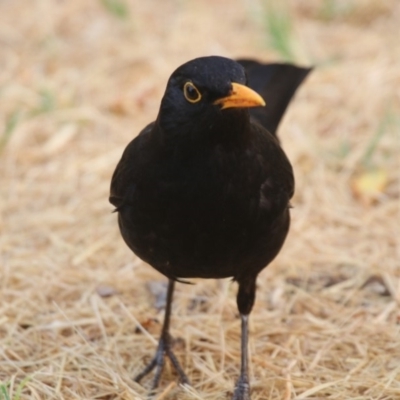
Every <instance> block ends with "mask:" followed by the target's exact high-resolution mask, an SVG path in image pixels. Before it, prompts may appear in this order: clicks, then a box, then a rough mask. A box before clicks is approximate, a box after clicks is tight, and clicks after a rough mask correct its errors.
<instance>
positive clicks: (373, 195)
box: [351, 168, 389, 205]
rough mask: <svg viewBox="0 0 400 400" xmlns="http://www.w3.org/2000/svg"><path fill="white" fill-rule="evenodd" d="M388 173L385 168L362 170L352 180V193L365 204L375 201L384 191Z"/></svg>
mask: <svg viewBox="0 0 400 400" xmlns="http://www.w3.org/2000/svg"><path fill="white" fill-rule="evenodd" d="M388 182H389V175H388V173H387V171H386V170H385V169H382V168H380V169H374V170H369V171H364V172H362V173H360V174H358V175H357V176H355V178H354V179H353V181H352V185H351V186H352V189H353V193H354V195H355V196H356V197H357V198H358V199H359V200H360V201H361V202H363V203H364V204H365V205H371V204H373V203H375V202H376V201H377V200H378V199H379V197H380V196H381V195H382V193H383V192H384V191H385V189H386V186H387V185H388Z"/></svg>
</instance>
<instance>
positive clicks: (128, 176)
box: [109, 122, 154, 211]
mask: <svg viewBox="0 0 400 400" xmlns="http://www.w3.org/2000/svg"><path fill="white" fill-rule="evenodd" d="M153 126H154V122H152V123H151V124H149V125H147V126H146V127H145V128H144V129H143V130H142V131H141V132H140V133H139V135H138V136H137V137H136V138H135V139H133V140H132V141H131V142H130V143H129V144H128V146H127V147H126V149H125V150H124V152H123V154H122V157H121V160H120V161H119V163H118V165H117V167H116V169H115V171H114V174H113V176H112V179H111V187H110V197H109V201H110V203H111V204H112V205H113V206H115V208H116V210H115V211H118V210H119V209H120V208H121V207H122V206H123V205H124V204H127V203H129V202H130V199H131V198H132V196H133V194H134V192H135V188H136V180H135V176H139V175H140V163H138V162H137V160H136V158H135V157H134V154H140V153H141V152H140V149H139V151H137V150H138V148H140V147H143V144H144V143H145V142H146V139H147V138H148V135H149V133H150V132H151V130H152V128H153Z"/></svg>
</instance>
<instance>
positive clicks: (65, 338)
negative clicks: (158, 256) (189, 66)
mask: <svg viewBox="0 0 400 400" xmlns="http://www.w3.org/2000/svg"><path fill="white" fill-rule="evenodd" d="M106 3H107V4H108V9H107V7H106V6H105V5H104V4H106ZM116 3H118V4H125V5H126V10H125V9H124V8H123V7H122V8H120V9H119V11H118V10H117V11H116V13H115V14H113V13H112V12H111V11H110V4H111V5H112V4H116ZM263 10H264V8H263V5H262V3H259V2H257V1H252V2H245V1H240V0H235V1H231V0H230V1H228V0H221V1H218V2H216V1H211V0H207V1H165V2H156V1H139V0H131V1H128V0H127V1H126V2H123V1H122V0H120V1H119V2H116V0H114V1H111V0H108V1H95V0H88V1H80V0H68V1H55V0H53V1H51V0H41V1H35V2H33V1H31V2H26V1H25V2H24V1H22V0H19V1H18V0H3V1H1V2H0V65H1V67H0V135H2V136H1V139H0V141H1V154H0V161H1V164H0V191H1V198H0V207H1V216H0V227H1V236H0V247H1V261H0V262H1V270H0V271H1V275H0V278H1V279H0V285H1V286H0V288H1V289H0V290H1V292H0V299H1V300H0V382H2V385H0V388H1V390H0V398H1V397H2V396H3V397H4V398H7V397H6V395H5V393H6V392H7V393H8V396H9V397H10V398H11V399H12V398H14V399H17V398H19V397H20V396H19V395H18V386H20V389H22V395H21V398H22V399H103V400H106V399H124V400H128V399H145V397H146V389H145V388H143V387H141V386H140V385H137V384H135V383H134V382H132V380H131V378H132V376H133V375H134V373H135V372H137V371H138V370H139V369H140V368H141V367H142V366H143V361H144V360H147V359H149V357H150V356H151V355H152V354H153V352H154V348H155V342H156V339H155V338H157V336H158V333H159V329H160V322H161V321H162V316H163V312H162V310H157V309H156V308H155V307H154V304H155V298H154V295H153V294H152V293H151V291H150V290H149V288H148V285H147V284H146V283H147V282H154V281H163V278H162V277H161V276H160V275H159V274H158V273H156V272H154V271H153V270H152V269H151V268H150V267H148V266H146V265H144V264H143V263H142V262H141V261H140V260H138V259H137V258H135V256H134V255H133V254H132V253H130V251H129V250H128V249H127V247H126V246H125V244H124V243H123V241H122V239H121V238H120V235H119V232H118V228H117V224H116V218H115V214H111V213H110V212H111V210H112V208H111V206H110V205H109V204H108V202H107V197H108V186H109V181H110V177H111V174H112V172H113V169H114V167H115V165H116V163H117V161H118V159H119V157H120V155H121V152H122V150H123V148H124V146H125V145H126V144H127V142H128V141H129V140H130V139H131V138H132V137H134V136H135V135H136V134H137V132H138V131H139V130H140V129H141V128H142V127H143V126H144V125H145V124H146V123H147V122H149V121H151V120H152V119H154V117H155V115H156V113H157V108H158V104H159V101H160V97H161V95H162V93H163V90H164V87H165V83H166V79H167V78H168V76H169V74H170V73H171V71H172V70H173V69H174V68H175V67H176V66H177V65H179V64H181V63H182V62H184V61H186V60H188V59H190V58H192V57H194V56H198V55H205V54H222V55H227V56H232V57H236V56H253V57H257V58H259V59H262V60H274V59H279V54H278V53H274V50H273V49H270V48H268V46H267V44H268V43H270V41H269V40H267V37H266V36H267V28H266V27H265V25H264V21H265V19H264V18H263V17H262V12H263ZM286 12H289V15H290V16H291V25H292V29H293V31H292V33H291V35H292V36H291V38H288V39H290V40H291V43H292V46H294V47H292V50H293V54H295V57H296V60H297V62H300V63H303V64H310V63H312V64H317V65H319V67H318V68H317V69H316V70H315V71H314V72H313V73H312V76H310V78H309V79H308V80H307V82H306V83H305V85H304V86H303V87H302V89H301V91H300V92H299V93H298V95H297V96H296V100H295V102H294V103H293V105H292V106H291V108H290V111H289V112H288V114H287V115H286V117H285V120H284V123H283V124H282V126H281V130H280V136H281V138H282V141H283V145H284V147H285V149H286V150H287V152H288V154H289V156H290V158H291V160H292V161H293V164H294V167H295V171H296V176H297V193H296V197H295V199H294V202H293V203H294V206H295V208H294V210H293V213H292V215H293V225H292V230H291V234H290V237H289V239H288V241H287V243H286V245H285V247H284V250H283V251H282V253H281V254H280V256H279V257H278V258H277V260H276V261H275V262H274V263H273V265H271V266H270V267H269V268H268V269H267V270H265V271H264V272H263V273H262V274H261V275H260V278H259V289H258V297H257V302H256V306H255V308H254V312H253V314H252V317H251V344H250V347H251V353H252V363H251V376H252V382H253V397H252V398H253V400H261V399H282V400H290V399H293V400H294V399H341V400H342V399H350V398H351V399H368V400H394V399H398V398H400V312H399V302H400V267H399V258H400V257H399V255H400V254H399V246H398V240H399V237H400V235H399V234H400V232H399V150H400V146H399V140H400V139H399V130H400V120H399V114H400V113H399V110H400V46H399V36H398V29H399V25H400V7H399V2H398V1H397V0H382V1H376V0H365V1H351V2H350V1H337V2H332V1H328V0H327V1H324V2H320V1H316V0H315V1H309V2H299V1H294V0H293V2H291V3H288V4H287V10H286ZM117 14H118V15H119V16H118V15H117ZM375 142H377V144H376V145H375V144H374V143H375ZM368 168H379V170H380V171H383V174H384V176H385V182H384V184H383V185H382V187H381V188H380V190H378V194H377V195H376V196H374V198H371V197H369V196H364V197H361V198H360V197H356V196H355V195H354V193H353V191H352V182H353V181H354V179H357V177H358V176H359V174H362V173H363V172H364V171H368V170H369V169H368ZM235 290H236V288H235V285H232V284H230V283H229V282H225V281H223V282H217V281H199V282H197V284H196V285H195V286H193V287H187V286H179V287H178V290H177V293H176V301H175V303H174V317H173V325H172V328H173V329H172V333H173V335H174V336H175V337H176V338H179V340H178V341H177V343H176V351H177V354H178V356H179V357H180V359H181V361H182V362H183V364H184V365H185V367H186V370H187V372H188V375H189V377H190V378H191V380H192V382H193V388H182V387H179V386H178V385H176V384H175V383H174V379H175V377H174V376H173V375H172V373H171V372H170V369H169V368H166V371H165V374H164V376H163V380H162V386H161V388H160V392H159V395H158V397H157V399H158V400H161V399H165V400H167V399H207V400H213V399H215V400H217V399H228V398H229V393H230V392H231V391H232V388H233V384H234V381H235V378H236V376H237V374H238V364H239V342H238V341H239V320H238V318H237V315H236V305H235ZM106 295H107V296H106ZM153 318H154V319H153ZM138 326H141V327H143V330H142V331H144V332H145V333H143V332H142V331H141V330H140V329H138ZM141 332H142V333H141ZM24 379H26V381H23V380H24ZM21 381H22V384H21ZM170 382H172V383H170Z"/></svg>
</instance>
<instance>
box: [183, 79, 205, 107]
mask: <svg viewBox="0 0 400 400" xmlns="http://www.w3.org/2000/svg"><path fill="white" fill-rule="evenodd" d="M183 94H184V95H185V98H186V100H187V101H188V102H189V103H197V102H199V101H200V100H201V93H200V92H199V89H197V87H196V86H194V84H193V83H192V82H186V83H185V86H184V87H183Z"/></svg>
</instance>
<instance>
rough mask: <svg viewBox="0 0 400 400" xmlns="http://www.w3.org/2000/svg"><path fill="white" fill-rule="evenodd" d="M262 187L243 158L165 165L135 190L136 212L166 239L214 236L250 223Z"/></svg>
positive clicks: (214, 156)
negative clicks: (168, 235) (156, 228)
mask: <svg viewBox="0 0 400 400" xmlns="http://www.w3.org/2000/svg"><path fill="white" fill-rule="evenodd" d="M249 171H253V172H252V173H250V172H249ZM261 184H262V182H261V179H260V176H259V174H258V173H257V171H256V170H255V168H254V166H253V168H251V167H250V165H249V159H248V158H247V157H246V156H245V155H243V154H239V155H238V154H237V153H229V152H228V153H227V152H225V153H223V152H220V151H216V152H215V153H214V154H212V155H210V156H208V157H206V156H203V157H200V156H199V157H197V158H194V159H186V160H178V161H176V160H166V161H165V164H164V165H163V166H162V168H157V173H153V174H149V176H148V177H147V179H146V180H145V181H142V184H141V185H138V188H137V193H136V196H135V200H134V208H136V212H137V213H138V214H139V213H140V214H141V217H144V215H146V216H147V218H148V220H149V223H151V224H152V225H153V227H155V226H157V227H158V229H161V230H162V231H164V233H165V234H167V233H168V232H174V234H175V235H177V234H179V233H178V232H179V231H181V232H182V235H187V234H188V232H189V233H191V234H192V235H196V234H199V235H202V234H204V232H205V231H207V232H208V234H210V235H212V234H213V232H214V233H221V232H223V231H225V230H230V229H240V227H241V225H243V224H246V221H248V220H249V219H251V218H254V214H255V213H256V208H257V205H258V203H259V190H260V186H261ZM150 221H151V222H150ZM160 233H161V232H160Z"/></svg>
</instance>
